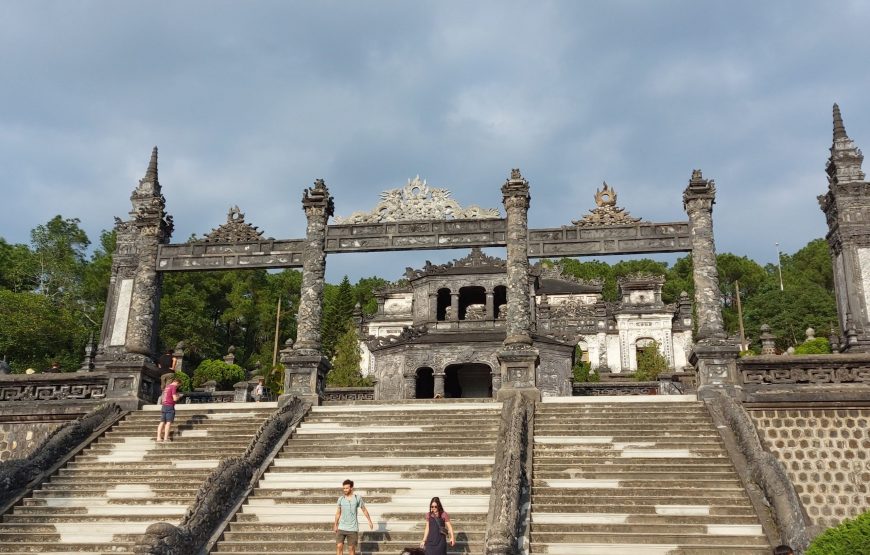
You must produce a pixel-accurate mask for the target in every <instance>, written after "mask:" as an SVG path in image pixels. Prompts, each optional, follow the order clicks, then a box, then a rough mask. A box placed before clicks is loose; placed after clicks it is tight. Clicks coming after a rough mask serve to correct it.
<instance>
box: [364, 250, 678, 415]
mask: <svg viewBox="0 0 870 555" xmlns="http://www.w3.org/2000/svg"><path fill="white" fill-rule="evenodd" d="M405 278H406V280H407V285H402V286H392V287H388V288H384V289H381V290H379V291H378V292H377V293H376V297H377V301H378V310H377V313H375V314H374V315H373V316H371V317H367V318H365V319H363V320H361V321H360V334H361V336H362V340H361V349H362V352H363V358H362V363H361V366H362V372H363V374H364V375H367V376H373V377H374V378H375V379H376V380H377V385H376V398H379V399H409V398H431V397H433V396H435V395H441V396H444V397H490V396H492V395H494V393H495V392H496V391H497V390H498V388H499V387H500V385H501V383H500V382H501V373H500V372H501V370H500V367H499V364H498V358H497V352H498V350H499V349H500V348H501V346H502V342H503V341H504V338H505V318H506V309H507V287H506V280H507V273H506V263H505V261H504V260H503V259H500V258H496V257H492V256H487V255H486V254H484V253H483V252H482V251H481V250H480V249H477V248H474V249H472V250H471V252H470V254H468V256H466V257H464V258H461V259H458V260H454V261H452V262H449V263H447V264H441V265H434V264H431V263H429V262H427V263H426V265H425V266H424V267H423V268H422V269H417V270H415V269H411V268H408V269H407V270H406V272H405ZM663 284H664V277H662V276H656V275H647V274H636V275H630V276H625V277H622V278H620V279H619V281H618V285H619V297H620V298H619V301H617V302H608V301H605V300H604V299H603V294H602V289H603V287H602V284H601V283H600V282H597V281H584V280H581V279H578V278H575V277H572V276H569V275H565V274H563V273H562V272H561V270H560V269H559V267H558V266H551V265H550V264H548V263H539V264H536V265H534V266H531V268H530V271H529V276H528V287H529V292H530V298H531V299H533V302H532V303H531V304H532V305H533V306H532V311H531V312H532V318H533V322H534V323H533V330H534V331H535V333H534V335H533V340H534V344H535V347H536V348H537V349H538V350H539V353H540V360H539V364H538V367H537V384H538V387H539V388H540V390H541V393H542V395H545V396H556V395H570V394H571V376H572V372H571V369H572V366H573V362H574V358H575V355H574V353H575V346H579V347H580V350H581V352H582V355H581V356H582V357H583V360H588V361H589V363H590V365H591V367H592V368H593V369H594V370H595V371H597V372H611V373H615V374H619V373H629V372H633V371H635V370H636V369H637V355H638V353H639V352H640V351H643V350H644V349H648V348H651V347H652V346H653V345H658V348H659V350H660V352H661V354H662V355H663V356H664V357H665V358H666V359H667V361H668V363H669V366H670V367H671V368H673V369H676V370H681V369H683V367H685V366H686V365H687V364H688V360H687V353H688V351H689V350H690V349H691V347H692V306H691V301H690V300H689V298H688V295H686V294H685V293H683V294H682V295H681V297H680V299H679V300H678V302H677V303H675V304H665V303H664V302H663V301H662V286H663Z"/></svg>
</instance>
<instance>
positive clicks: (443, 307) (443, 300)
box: [435, 288, 451, 322]
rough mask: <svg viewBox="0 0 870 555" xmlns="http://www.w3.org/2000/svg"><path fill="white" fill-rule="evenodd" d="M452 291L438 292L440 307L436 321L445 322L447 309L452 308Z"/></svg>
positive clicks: (443, 290) (437, 308) (436, 313)
mask: <svg viewBox="0 0 870 555" xmlns="http://www.w3.org/2000/svg"><path fill="white" fill-rule="evenodd" d="M450 301H451V299H450V289H443V288H442V289H439V290H438V301H437V302H438V305H437V307H436V309H435V319H436V320H438V321H439V322H443V321H444V320H445V319H446V316H445V314H446V312H447V307H448V306H450Z"/></svg>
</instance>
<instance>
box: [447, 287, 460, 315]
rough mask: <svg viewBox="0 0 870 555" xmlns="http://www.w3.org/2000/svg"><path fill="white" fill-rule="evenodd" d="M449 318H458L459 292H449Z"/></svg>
mask: <svg viewBox="0 0 870 555" xmlns="http://www.w3.org/2000/svg"><path fill="white" fill-rule="evenodd" d="M449 320H452V321H454V322H455V321H457V320H459V293H453V292H451V293H450V318H449Z"/></svg>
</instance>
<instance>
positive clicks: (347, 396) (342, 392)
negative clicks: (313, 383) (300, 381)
mask: <svg viewBox="0 0 870 555" xmlns="http://www.w3.org/2000/svg"><path fill="white" fill-rule="evenodd" d="M374 398H375V388H374V387H327V388H326V390H325V391H324V392H323V400H324V401H373V400H374Z"/></svg>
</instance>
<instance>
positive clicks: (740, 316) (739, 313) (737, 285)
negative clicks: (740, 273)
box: [734, 280, 749, 351]
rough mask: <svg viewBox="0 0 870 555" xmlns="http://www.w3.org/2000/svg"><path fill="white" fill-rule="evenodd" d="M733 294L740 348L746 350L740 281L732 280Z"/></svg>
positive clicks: (747, 347)
mask: <svg viewBox="0 0 870 555" xmlns="http://www.w3.org/2000/svg"><path fill="white" fill-rule="evenodd" d="M734 296H735V297H736V298H737V321H738V322H739V323H740V350H741V351H747V350H749V346H748V345H747V344H746V334H745V333H744V331H743V305H742V303H741V302H740V282H739V281H737V280H734Z"/></svg>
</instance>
